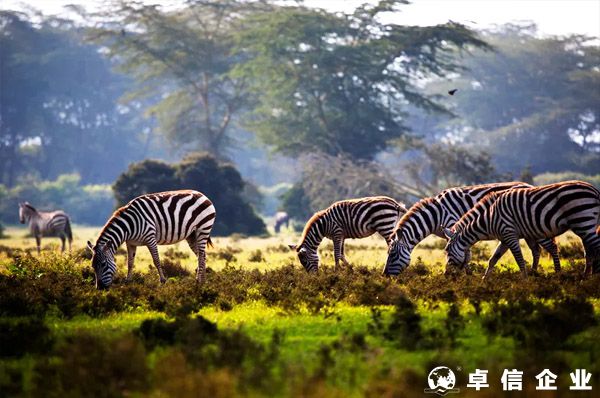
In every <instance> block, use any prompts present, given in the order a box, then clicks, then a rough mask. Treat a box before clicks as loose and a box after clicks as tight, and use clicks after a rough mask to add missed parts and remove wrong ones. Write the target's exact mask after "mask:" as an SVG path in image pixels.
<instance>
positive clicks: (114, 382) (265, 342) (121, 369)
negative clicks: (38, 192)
mask: <svg viewBox="0 0 600 398" xmlns="http://www.w3.org/2000/svg"><path fill="white" fill-rule="evenodd" d="M4 254H5V253H4ZM4 254H3V255H4ZM12 255H13V256H15V257H13V258H9V259H8V262H7V263H4V264H5V265H6V268H4V269H3V270H2V272H1V273H0V319H1V320H0V327H1V328H2V331H3V333H2V334H0V340H1V341H0V389H1V390H2V391H3V393H4V394H5V395H14V396H23V395H28V396H33V397H37V396H44V397H59V396H60V397H64V396H68V397H70V396H81V395H88V394H94V395H96V396H111V397H113V396H114V397H121V396H131V395H143V396H195V395H197V394H198V391H203V392H204V393H210V395H211V396H214V397H236V396H257V397H258V396H290V395H291V396H296V395H302V396H319V397H322V396H352V395H353V394H355V393H356V392H357V391H359V392H360V393H359V395H362V392H363V391H367V393H365V395H368V396H382V394H389V396H400V395H401V394H408V395H409V396H413V395H414V396H417V395H418V394H422V391H423V381H424V377H425V376H426V374H427V370H429V369H431V368H432V367H433V365H439V363H447V364H449V365H451V364H452V363H453V362H456V361H457V360H460V363H461V364H462V366H464V369H465V370H468V371H471V369H474V368H475V366H479V367H484V368H486V369H490V372H491V373H492V372H494V373H495V372H496V371H499V369H502V368H503V367H506V366H508V365H505V363H506V362H508V363H515V360H516V363H518V364H519V366H521V367H524V369H525V370H526V371H527V372H530V371H531V372H533V370H536V369H537V370H536V371H537V372H539V364H540V363H544V364H548V366H551V367H552V370H553V371H554V372H559V374H567V373H565V372H568V371H572V369H574V368H575V367H574V366H581V367H585V368H586V369H587V370H588V371H590V372H592V373H594V374H595V372H597V371H598V365H597V361H594V358H595V356H596V355H597V353H598V352H599V351H598V350H600V345H598V343H597V342H596V339H594V338H593V336H594V335H595V333H596V332H597V330H596V329H597V327H598V326H597V325H598V320H599V318H598V314H597V312H595V311H594V306H595V305H596V302H597V301H598V299H600V290H599V285H598V283H597V282H598V281H597V279H596V278H591V279H587V280H582V279H581V278H580V276H579V274H578V273H579V271H580V270H579V269H578V268H576V267H566V268H565V270H564V272H563V273H562V274H549V275H542V276H538V277H530V278H528V279H527V280H522V279H521V277H520V276H519V275H515V274H513V273H507V272H500V273H497V274H496V275H495V276H494V283H492V284H489V283H488V284H484V285H482V283H481V281H480V277H479V276H478V275H461V276H455V277H447V276H445V275H442V274H437V273H431V272H430V273H423V272H422V271H420V270H419V271H416V270H414V269H412V268H409V269H408V270H407V271H406V272H405V273H404V274H403V275H402V277H401V278H386V277H383V276H381V275H380V273H379V272H378V270H375V269H373V268H366V267H347V268H344V269H342V270H341V271H338V272H333V270H332V269H330V268H327V267H324V268H323V269H322V270H321V272H319V274H316V275H312V274H308V273H306V272H305V271H304V270H302V269H301V268H300V267H281V268H276V269H273V270H270V271H262V272H261V271H257V270H251V271H250V270H247V269H243V268H233V267H226V268H225V269H223V270H221V271H211V272H209V281H208V283H207V284H206V285H202V286H200V285H198V284H196V282H195V280H194V277H193V275H182V276H180V277H179V278H178V279H177V280H169V281H167V283H166V284H164V285H159V284H158V283H157V281H156V276H155V274H154V273H148V274H139V273H136V274H135V276H134V278H133V280H132V281H131V282H130V283H124V281H123V280H122V279H121V280H117V281H116V284H115V286H114V287H113V289H111V290H110V291H97V290H95V289H94V288H93V280H92V277H91V275H92V274H93V273H92V271H91V270H89V267H87V264H89V262H88V261H87V260H82V259H80V258H78V257H74V256H73V257H69V256H67V257H63V256H57V255H46V254H44V255H43V256H41V257H32V256H28V255H25V254H23V253H20V254H19V253H16V254H15V253H13V254H12ZM168 257H169V258H170V259H171V260H172V261H173V262H174V263H175V264H177V260H178V259H180V258H181V254H180V253H178V252H176V251H172V252H170V254H169V256H168ZM267 260H268V259H267ZM82 262H83V263H84V264H85V265H86V266H84V268H82ZM579 265H581V264H579ZM422 266H424V265H422ZM540 298H542V299H540ZM243 303H246V304H243ZM340 303H344V304H342V305H340ZM365 305H366V306H370V309H371V314H372V316H371V318H372V319H371V322H369V307H365ZM207 306H210V307H207ZM350 306H355V307H350ZM148 311H151V312H148ZM156 311H164V312H165V313H166V314H167V315H168V316H170V317H166V316H165V315H164V314H157V313H156ZM109 314H110V316H107V315H109ZM190 314H193V315H191V316H190ZM82 315H83V316H82ZM85 315H88V316H91V317H93V318H89V317H88V316H85ZM132 319H133V320H135V321H134V322H132V321H131V320H132ZM98 364H102V366H100V367H99V366H98ZM532 374H533V373H532ZM73 375H77V377H73ZM493 392H494V390H493V389H490V393H493ZM369 394H370V395H369Z"/></svg>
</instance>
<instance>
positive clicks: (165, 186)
mask: <svg viewBox="0 0 600 398" xmlns="http://www.w3.org/2000/svg"><path fill="white" fill-rule="evenodd" d="M112 189H113V192H114V195H115V200H116V201H117V204H118V205H119V206H122V205H124V204H125V203H127V202H129V201H130V200H131V199H133V198H135V197H137V196H139V195H141V194H144V193H149V192H161V191H170V190H173V189H181V183H180V181H179V180H178V179H177V177H175V168H174V167H173V166H171V165H169V164H167V163H165V162H162V161H160V160H152V159H147V160H142V161H141V162H138V163H132V164H131V165H129V168H128V169H127V171H125V172H124V173H122V174H121V175H119V177H117V179H116V181H115V183H114V184H113V186H112Z"/></svg>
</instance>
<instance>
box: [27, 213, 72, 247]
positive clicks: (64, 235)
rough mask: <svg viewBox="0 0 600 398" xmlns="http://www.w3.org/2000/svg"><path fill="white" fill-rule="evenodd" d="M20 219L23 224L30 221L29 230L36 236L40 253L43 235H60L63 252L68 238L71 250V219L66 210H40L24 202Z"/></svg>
mask: <svg viewBox="0 0 600 398" xmlns="http://www.w3.org/2000/svg"><path fill="white" fill-rule="evenodd" d="M19 221H20V222H21V224H25V223H26V222H28V223H29V231H30V232H31V234H32V235H33V236H34V237H35V242H36V244H37V251H38V254H39V253H40V252H41V245H42V236H57V237H59V238H60V240H61V242H62V247H61V252H64V251H65V240H68V241H69V251H71V243H72V242H73V233H72V232H71V221H70V220H69V216H68V215H67V213H65V212H64V211H62V210H56V211H38V210H36V209H35V207H33V206H32V205H30V204H29V202H23V203H19Z"/></svg>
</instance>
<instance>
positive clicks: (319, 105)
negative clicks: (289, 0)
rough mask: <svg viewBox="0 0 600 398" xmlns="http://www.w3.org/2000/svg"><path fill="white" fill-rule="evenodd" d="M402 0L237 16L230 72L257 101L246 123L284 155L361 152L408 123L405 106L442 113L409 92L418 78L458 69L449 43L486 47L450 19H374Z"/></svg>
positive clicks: (367, 153)
mask: <svg viewBox="0 0 600 398" xmlns="http://www.w3.org/2000/svg"><path fill="white" fill-rule="evenodd" d="M404 3H405V2H404V1H381V2H379V3H378V5H376V6H370V5H364V6H362V7H359V8H357V9H356V11H355V12H354V13H353V14H349V15H345V14H333V13H329V12H326V11H324V10H321V9H310V8H306V7H301V6H295V7H279V8H277V9H275V10H273V11H272V12H269V13H256V14H253V15H251V16H249V17H248V18H246V20H245V21H244V27H245V29H243V30H239V31H238V32H237V35H236V43H237V48H238V51H239V52H240V53H241V54H243V56H244V57H245V58H246V61H245V62H244V63H242V64H239V65H237V66H236V68H235V71H234V76H236V77H237V78H240V79H245V80H246V81H248V82H249V83H250V84H251V86H250V89H251V90H252V92H253V93H254V97H255V99H256V101H257V106H256V108H255V109H254V112H253V113H252V117H251V118H249V120H248V125H249V126H250V128H251V129H253V130H255V131H257V132H258V134H259V137H260V138H261V139H262V140H263V141H264V142H265V143H267V144H269V145H273V146H274V148H275V150H277V151H280V152H283V153H285V154H289V155H293V156H298V155H300V154H302V153H304V152H311V151H314V150H322V151H324V152H325V153H327V154H329V155H338V154H346V155H349V156H350V157H353V158H362V159H370V158H373V156H374V155H375V154H376V153H378V152H379V151H381V150H382V149H384V148H385V147H386V145H387V144H388V142H389V141H391V140H392V139H394V138H397V137H399V136H401V135H402V134H404V133H406V132H407V131H408V130H409V129H408V127H407V125H406V124H405V121H404V119H405V116H406V115H405V108H406V107H407V105H408V104H409V103H411V104H412V105H414V106H416V107H419V108H422V109H425V110H427V111H432V112H445V111H446V110H445V108H444V107H443V106H442V105H441V104H439V103H438V102H436V101H435V97H433V96H427V95H424V94H422V93H421V92H420V91H419V89H418V86H417V85H418V82H419V80H421V79H424V78H429V77H431V76H445V75H447V74H448V73H450V72H454V71H457V70H459V69H460V66H459V65H458V63H457V62H456V58H455V55H456V49H457V48H458V49H465V48H467V47H469V46H476V47H481V48H487V46H486V44H485V43H484V42H483V41H482V40H480V39H478V38H477V37H476V35H475V34H474V33H473V32H472V31H470V30H469V29H467V28H465V27H464V26H462V25H460V24H456V23H447V24H445V25H438V26H434V27H418V26H400V25H393V24H385V23H383V22H381V20H380V17H381V15H382V14H383V13H385V12H388V11H393V10H395V9H396V8H397V6H398V5H400V4H404Z"/></svg>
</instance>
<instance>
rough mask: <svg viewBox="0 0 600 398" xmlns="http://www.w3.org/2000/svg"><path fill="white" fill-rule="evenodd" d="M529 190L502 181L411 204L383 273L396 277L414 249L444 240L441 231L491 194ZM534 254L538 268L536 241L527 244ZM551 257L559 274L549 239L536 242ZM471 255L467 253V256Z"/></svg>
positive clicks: (396, 232) (498, 253)
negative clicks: (432, 239) (428, 240)
mask: <svg viewBox="0 0 600 398" xmlns="http://www.w3.org/2000/svg"><path fill="white" fill-rule="evenodd" d="M519 187H521V188H528V187H531V185H529V184H526V183H524V182H502V183H496V184H482V185H472V186H465V187H456V188H448V189H445V190H443V191H442V192H440V193H439V194H438V195H436V196H434V197H430V198H425V199H422V200H420V201H419V202H417V203H416V204H415V205H413V206H412V207H411V208H410V209H409V210H408V212H407V213H406V214H405V215H404V216H402V218H401V219H400V220H399V221H398V224H397V225H396V228H394V232H393V234H392V243H391V244H390V248H389V250H388V258H387V262H386V265H385V270H384V273H385V274H386V275H398V274H399V273H400V272H401V271H403V270H404V269H405V268H406V267H408V265H409V264H410V253H411V252H412V250H413V248H414V247H415V246H416V245H417V244H418V243H419V242H421V241H422V240H423V239H425V238H426V237H427V236H429V235H431V234H435V235H437V236H439V237H440V238H443V239H446V236H445V235H444V228H450V227H452V226H453V225H454V223H456V222H457V221H458V220H459V219H460V218H461V217H462V215H463V214H465V213H466V212H467V211H469V210H470V209H471V208H472V207H473V206H474V205H475V204H476V203H477V202H478V201H479V200H480V199H481V198H483V197H484V196H485V195H487V194H489V193H490V192H501V191H505V190H507V189H512V188H519ZM528 244H529V247H530V248H531V252H532V254H533V264H532V268H533V269H534V270H536V269H537V264H538V261H539V257H540V251H539V247H538V245H537V244H536V243H535V242H533V241H532V242H528ZM539 244H541V245H542V246H543V247H544V248H545V249H546V250H547V251H548V252H549V253H550V254H551V255H552V259H553V261H554V269H555V270H556V271H560V259H559V257H558V248H557V247H556V243H555V242H554V241H553V240H551V239H545V240H542V241H541V242H539ZM507 250H508V247H507V246H505V245H504V244H502V243H500V244H499V245H498V247H496V250H495V252H494V254H493V255H492V257H491V258H490V260H489V262H490V264H495V263H496V262H498V260H499V259H500V257H502V255H503V254H504V253H506V251H507ZM469 255H470V253H469Z"/></svg>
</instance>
